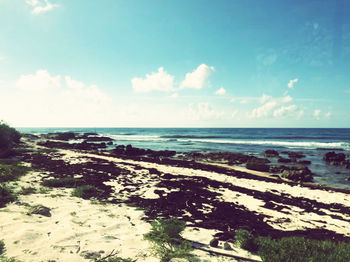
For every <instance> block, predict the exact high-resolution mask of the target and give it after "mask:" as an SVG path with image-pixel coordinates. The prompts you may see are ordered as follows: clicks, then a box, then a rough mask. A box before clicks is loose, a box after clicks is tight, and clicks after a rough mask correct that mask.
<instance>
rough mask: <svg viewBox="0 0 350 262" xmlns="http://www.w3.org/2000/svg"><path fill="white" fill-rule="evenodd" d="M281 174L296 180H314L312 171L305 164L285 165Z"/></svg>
mask: <svg viewBox="0 0 350 262" xmlns="http://www.w3.org/2000/svg"><path fill="white" fill-rule="evenodd" d="M281 176H282V177H283V178H287V179H289V180H292V181H296V182H312V180H313V174H312V172H311V171H310V169H309V168H307V167H305V166H292V167H285V169H284V170H283V171H282V174H281Z"/></svg>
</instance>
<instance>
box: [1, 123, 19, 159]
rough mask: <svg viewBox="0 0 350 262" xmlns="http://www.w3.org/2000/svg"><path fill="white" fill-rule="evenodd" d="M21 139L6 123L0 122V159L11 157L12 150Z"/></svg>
mask: <svg viewBox="0 0 350 262" xmlns="http://www.w3.org/2000/svg"><path fill="white" fill-rule="evenodd" d="M20 139H21V134H20V133H19V132H18V131H17V130H16V129H14V128H12V127H10V126H8V125H7V124H6V123H4V122H2V121H0V158H1V157H7V156H9V155H11V152H12V148H13V147H14V145H15V144H16V143H18V142H19V141H20Z"/></svg>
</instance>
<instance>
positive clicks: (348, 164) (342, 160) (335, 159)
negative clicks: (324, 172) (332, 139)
mask: <svg viewBox="0 0 350 262" xmlns="http://www.w3.org/2000/svg"><path fill="white" fill-rule="evenodd" d="M323 160H324V161H326V162H327V163H328V164H330V165H332V166H342V167H344V168H346V169H350V160H347V159H346V156H345V154H344V153H335V152H334V151H332V152H328V153H326V154H325V155H324V156H323Z"/></svg>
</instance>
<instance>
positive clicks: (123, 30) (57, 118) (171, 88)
mask: <svg viewBox="0 0 350 262" xmlns="http://www.w3.org/2000/svg"><path fill="white" fill-rule="evenodd" d="M346 10H350V3H349V2H348V1H345V0H334V1H329V0H308V1H304V0H303V1H301V0H293V1H292V0H286V1H280V0H266V1H259V0H255V1H252V0H245V1H237V0H227V1H225V0H220V1H213V0H211V1H206V0H185V1H182V0H177V1H170V0H148V1H141V0H138V1H134V0H127V1H126V0H120V1H118V0H101V1H93V0H74V1H72V0H0V97H1V103H0V119H2V120H4V121H6V122H8V123H9V124H11V125H14V126H22V127H23V126H30V127H39V126H42V127H50V126H53V127H55V126H56V127H57V126H65V127H350V113H349V112H350V102H349V101H350V74H349V72H350V71H349V69H348V68H350V62H349V61H350V17H349V16H348V15H347V14H346Z"/></svg>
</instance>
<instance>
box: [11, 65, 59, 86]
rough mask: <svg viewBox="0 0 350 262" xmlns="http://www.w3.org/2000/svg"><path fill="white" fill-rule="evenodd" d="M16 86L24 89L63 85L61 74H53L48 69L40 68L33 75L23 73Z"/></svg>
mask: <svg viewBox="0 0 350 262" xmlns="http://www.w3.org/2000/svg"><path fill="white" fill-rule="evenodd" d="M16 86H17V88H19V89H22V90H45V89H55V88H59V87H60V86H61V76H60V75H57V76H51V75H50V74H49V72H47V71H46V70H44V69H40V70H38V71H36V73H35V74H33V75H31V74H29V75H21V76H20V77H19V79H18V80H17V81H16Z"/></svg>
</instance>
